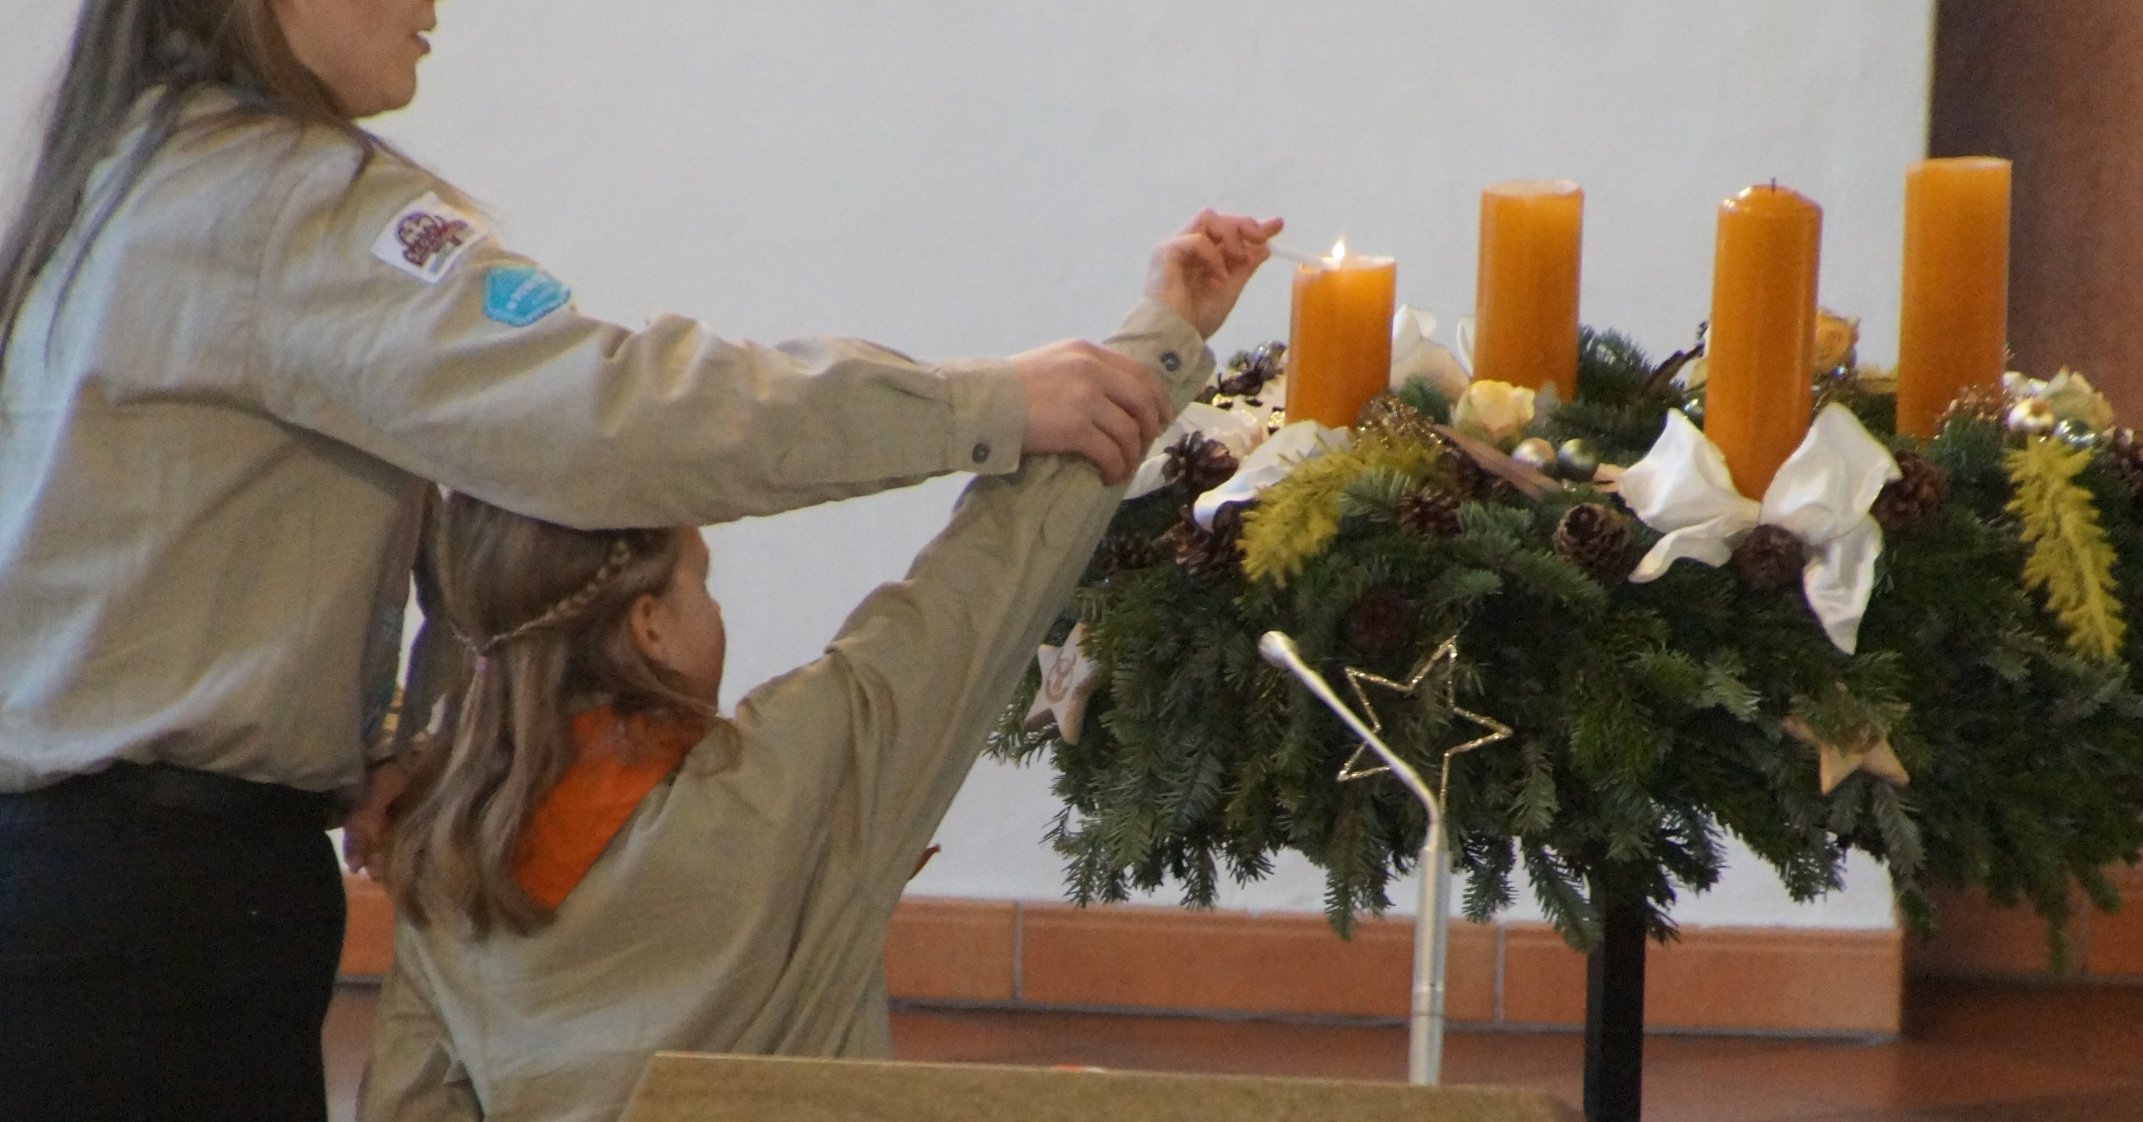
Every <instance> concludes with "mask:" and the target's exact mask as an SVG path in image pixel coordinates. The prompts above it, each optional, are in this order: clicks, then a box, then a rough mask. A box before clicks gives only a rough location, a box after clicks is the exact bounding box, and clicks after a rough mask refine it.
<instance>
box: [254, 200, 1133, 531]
mask: <svg viewBox="0 0 2143 1122" xmlns="http://www.w3.org/2000/svg"><path fill="white" fill-rule="evenodd" d="M349 170H350V165H349V163H348V161H346V160H342V159H335V158H327V159H311V160H308V161H302V162H298V164H297V171H296V173H295V174H292V175H291V176H290V179H291V182H289V183H288V184H287V192H286V197H287V201H284V202H282V204H281V209H280V212H279V215H278V218H277V220H276V222H275V225H274V228H273V230H272V231H271V232H270V234H269V236H268V240H267V247H266V253H265V261H264V263H263V268H262V271H261V275H260V278H259V285H258V296H257V306H258V317H257V320H256V322H255V335H256V339H255V347H254V352H253V353H254V354H255V355H256V360H255V362H254V363H253V364H252V365H253V368H254V369H253V371H252V372H251V378H252V383H253V389H254V392H255V393H257V394H258V395H259V397H260V399H261V401H262V403H263V405H264V406H265V407H266V408H267V409H268V410H269V411H271V412H273V413H274V414H276V415H277V416H279V417H281V418H282V419H284V420H287V421H290V422H291V423H294V424H297V425H300V426H302V427H305V428H308V429H312V430H315V431H318V432H321V433H324V434H326V435H328V436H331V437H334V438H335V439H337V440H340V441H342V442H344V443H347V444H350V445H353V446H355V447H357V448H360V449H362V450H364V451H366V452H368V453H371V454H372V455H374V456H377V457H379V458H381V459H383V460H386V461H388V462H390V463H393V464H395V465H397V466H399V467H401V468H403V469H404V470H407V471H409V472H412V473H414V474H417V475H420V476H423V477H425V478H428V479H432V480H435V481H437V482H440V483H442V484H445V485H446V486H449V487H453V488H456V489H459V490H463V491H467V492H469V493H470V494H473V495H476V496H478V497H480V498H483V499H486V500H488V501H490V502H493V503H496V504H498V505H500V506H504V507H507V508H509V509H512V510H516V511H520V512H523V513H526V514H530V515H534V516H537V517H542V518H546V519H549V520H552V521H556V522H561V523H565V524H568V525H574V526H581V527H607V526H624V525H632V526H660V525H682V524H694V525H697V524H705V523H711V522H719V521H727V520H730V519H735V518H739V517H744V516H749V515H759V514H770V513H774V512H777V511H781V510H785V509H789V508H793V507H798V506H804V505H808V504H811V503H816V502H821V501H824V500H827V499H834V498H840V497H844V496H849V495H855V494H860V493H864V492H868V491H873V490H877V489H881V488H884V487H888V486H897V485H899V484H902V483H906V482H912V481H914V480H917V479H921V478H925V477H928V476H933V475H938V474H942V473H946V472H951V471H971V472H975V473H978V474H985V475H988V474H1000V473H1003V472H1007V471H1010V470H1012V469H1013V468H1014V467H1015V466H1016V465H1017V463H1018V461H1019V457H1020V455H1021V453H1022V449H1023V447H1025V448H1026V449H1027V450H1029V451H1032V450H1036V449H1037V446H1038V445H1039V446H1041V447H1047V446H1048V445H1049V444H1050V442H1052V441H1054V442H1056V443H1057V444H1059V445H1062V446H1064V447H1079V446H1080V442H1085V443H1089V444H1091V443H1092V436H1093V433H1092V430H1093V428H1094V427H1095V426H1096V425H1098V424H1099V421H1091V422H1089V421H1085V420H1083V419H1082V420H1080V421H1077V422H1073V423H1069V424H1067V423H1063V419H1064V416H1065V415H1066V413H1067V412H1068V411H1069V410H1070V409H1071V407H1072V404H1071V403H1065V404H1056V405H1052V403H1050V402H1038V403H1036V402H1030V395H1029V394H1028V392H1027V390H1026V387H1025V386H1024V385H1023V381H1024V380H1023V378H1022V377H1021V374H1020V372H1018V371H1015V369H1014V366H1013V364H1012V363H1011V362H1009V361H1007V360H997V359H993V360H979V361H962V362H952V363H945V364H941V365H937V366H926V365H922V364H919V363H916V362H914V361H912V360H910V359H908V358H907V357H905V356H903V355H900V354H897V353H895V352H893V351H890V350H886V349H884V348H881V347H877V346H874V345H871V344H868V343H863V342H860V341H857V340H850V339H806V340H799V341H795V342H791V343H785V344H782V345H780V346H762V345H758V344H753V343H746V342H739V341H735V340H729V339H723V338H719V337H716V336H714V335H712V334H710V333H708V332H707V331H706V330H705V329H704V328H703V327H702V326H701V325H700V324H698V323H697V322H695V321H692V320H688V319H685V318H682V317H675V316H665V317H661V318H658V319H656V320H654V321H653V322H651V323H649V324H648V325H647V326H645V327H643V328H641V329H639V330H627V329H625V328H622V327H618V326H615V325H612V324H609V323H605V322H603V321H601V320H598V319H595V318H593V317H590V316H587V315H584V314H582V313H581V312H580V311H579V310H578V309H577V308H576V307H575V306H574V305H573V303H572V299H571V292H570V289H569V288H568V287H567V286H566V284H565V283H564V282H563V281H562V280H561V279H559V278H556V277H553V276H551V275H550V274H548V273H546V272H545V271H544V270H543V269H542V268H541V267H540V266H538V265H537V264H536V263H534V262H532V261H530V260H528V259H527V258H524V257H520V256H518V255H516V254H514V253H512V252H510V251H509V250H508V249H506V248H505V247H504V246H502V245H501V244H500V242H499V239H498V238H497V236H496V235H495V234H493V233H491V232H490V231H489V230H488V229H487V228H486V227H485V225H484V223H483V222H482V220H481V219H479V218H478V217H476V216H475V215H474V214H472V213H470V212H469V211H468V210H466V209H463V208H459V207H456V206H454V205H453V204H451V203H449V202H447V201H445V200H443V199H442V198H441V197H440V195H441V194H442V188H441V187H440V186H439V185H438V184H437V182H436V181H435V180H433V179H432V178H431V177H430V176H428V175H426V174H425V173H423V172H421V171H418V170H416V169H413V168H410V167H408V166H406V165H404V164H401V163H398V162H395V161H392V160H389V159H384V158H383V159H380V160H376V161H374V162H373V163H372V165H371V166H370V167H368V168H367V169H366V170H365V171H364V172H363V173H362V174H360V175H359V176H358V177H357V178H356V180H355V181H354V183H353V182H352V181H351V179H350V178H349V174H348V173H349ZM448 193H450V192H448ZM1074 365H1078V366H1079V367H1080V369H1078V370H1077V371H1075V372H1074V377H1072V378H1071V379H1070V381H1072V382H1075V383H1078V384H1080V385H1081V386H1082V388H1083V389H1084V390H1085V397H1084V399H1082V400H1081V401H1080V402H1078V403H1076V404H1079V405H1090V404H1093V403H1094V402H1095V401H1097V400H1099V401H1102V402H1104V403H1113V402H1114V401H1115V399H1118V398H1123V397H1125V396H1126V395H1125V394H1123V393H1122V392H1120V386H1121V384H1122V383H1123V382H1124V381H1125V380H1126V375H1125V374H1124V373H1123V372H1122V371H1120V370H1109V369H1105V368H1103V365H1102V364H1100V363H1084V364H1079V363H1074ZM1028 380H1031V379H1028ZM1112 387H1113V388H1117V389H1118V391H1119V392H1116V393H1110V392H1108V390H1109V389H1110V388H1112ZM1037 408H1039V411H1037ZM1119 408H1120V407H1119ZM1101 412H1102V413H1106V412H1107V410H1106V409H1104V410H1102V411H1101ZM1146 412H1147V413H1150V414H1152V415H1154V419H1153V420H1152V421H1151V422H1148V423H1149V424H1150V425H1151V426H1152V427H1154V428H1155V429H1157V428H1158V424H1159V421H1158V414H1159V412H1160V409H1159V404H1158V403H1157V402H1156V403H1154V404H1153V405H1152V406H1151V407H1149V408H1148V409H1147V410H1146ZM1082 425H1083V426H1084V427H1083V428H1082Z"/></svg>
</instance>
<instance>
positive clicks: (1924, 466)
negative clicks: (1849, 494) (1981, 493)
mask: <svg viewBox="0 0 2143 1122" xmlns="http://www.w3.org/2000/svg"><path fill="white" fill-rule="evenodd" d="M1897 469H1898V471H1899V472H1901V473H1902V474H1903V478H1900V479H1897V480H1894V481H1892V482H1890V483H1886V484H1884V485H1883V489H1882V493H1881V494H1878V495H1876V496H1875V506H1874V507H1873V508H1872V509H1871V510H1870V511H1869V513H1871V514H1873V515H1874V516H1875V521H1876V522H1877V523H1879V524H1880V525H1881V526H1882V528H1883V532H1884V533H1886V534H1896V533H1901V532H1903V531H1906V530H1910V529H1912V528H1914V527H1915V526H1918V525H1919V524H1920V523H1922V522H1925V521H1927V519H1928V518H1929V517H1930V516H1932V515H1933V514H1934V513H1935V511H1936V510H1938V509H1940V508H1941V506H1942V504H1943V503H1945V502H1947V501H1949V497H1950V475H1949V473H1948V472H1946V471H1943V470H1942V469H1941V468H1939V467H1937V466H1935V464H1934V463H1933V462H1932V461H1930V460H1929V459H1928V458H1927V457H1925V456H1922V455H1920V454H1919V453H1917V452H1900V453H1898V454H1897Z"/></svg>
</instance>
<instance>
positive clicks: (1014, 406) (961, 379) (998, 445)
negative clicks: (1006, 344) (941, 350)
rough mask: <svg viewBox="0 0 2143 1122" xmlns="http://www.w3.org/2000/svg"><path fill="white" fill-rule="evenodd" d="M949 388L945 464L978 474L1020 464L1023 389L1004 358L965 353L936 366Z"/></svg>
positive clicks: (1024, 430)
mask: <svg viewBox="0 0 2143 1122" xmlns="http://www.w3.org/2000/svg"><path fill="white" fill-rule="evenodd" d="M939 369H940V370H941V372H942V373H943V374H944V376H945V380H946V382H947V383H948V384H949V385H950V386H951V388H952V416H953V423H952V433H951V435H950V436H949V437H947V438H946V439H947V444H946V446H945V466H946V468H947V469H948V470H951V471H969V472H973V473H975V474H976V475H1002V474H1004V473H1005V472H1008V471H1011V470H1013V469H1015V468H1017V467H1019V456H1020V448H1021V446H1022V445H1024V444H1025V443H1026V439H1027V394H1026V391H1024V390H1022V389H1021V388H1020V385H1019V377H1018V375H1016V374H1014V373H1013V372H1012V363H1011V361H1010V360H1008V359H1001V358H992V359H963V360H961V361H959V362H953V363H947V364H945V365H944V366H942V367H940V368H939Z"/></svg>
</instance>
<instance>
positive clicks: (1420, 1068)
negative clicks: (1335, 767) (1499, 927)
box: [1258, 631, 1451, 1084]
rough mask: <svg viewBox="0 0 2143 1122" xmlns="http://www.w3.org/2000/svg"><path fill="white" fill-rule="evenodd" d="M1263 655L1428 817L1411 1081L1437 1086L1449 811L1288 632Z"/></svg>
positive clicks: (1271, 640) (1411, 1023) (1273, 638)
mask: <svg viewBox="0 0 2143 1122" xmlns="http://www.w3.org/2000/svg"><path fill="white" fill-rule="evenodd" d="M1258 654H1259V655H1261V656H1263V657H1264V659H1265V661H1266V662H1269V663H1271V664H1273V665H1274V666H1277V667H1279V668H1280V669H1282V670H1285V671H1287V672H1288V673H1290V674H1293V675H1294V676H1295V677H1296V678H1298V679H1300V680H1301V682H1302V684H1303V685H1304V686H1307V687H1309V691H1310V692H1311V693H1313V694H1316V695H1317V697H1318V698H1319V700H1322V701H1323V702H1324V703H1325V704H1326V705H1328V706H1330V707H1331V708H1332V711H1333V712H1334V713H1337V714H1339V718H1340V720H1343V721H1345V722H1347V726H1348V727H1349V728H1352V729H1353V730H1354V731H1355V733H1356V734H1357V735H1359V736H1360V737H1361V738H1362V743H1364V744H1367V745H1368V746H1369V748H1370V750H1371V751H1373V752H1375V753H1376V754H1377V755H1378V756H1379V757H1381V758H1382V759H1383V761H1384V763H1385V764H1386V765H1387V766H1389V767H1390V768H1391V771H1392V774H1393V775H1396V776H1398V777H1399V779H1400V781H1401V782H1403V783H1405V784H1406V787H1407V790H1409V791H1411V792H1412V793H1413V795H1414V797H1415V798H1417V799H1419V800H1421V808H1422V810H1423V811H1425V812H1426V813H1427V814H1428V830H1427V831H1426V832H1425V834H1424V835H1423V837H1422V839H1421V899H1420V902H1419V904H1418V906H1417V907H1416V909H1415V911H1414V993H1413V1001H1412V1003H1411V1005H1410V1009H1409V1013H1408V1017H1407V1022H1408V1024H1407V1048H1406V1050H1407V1056H1406V1078H1407V1082H1409V1083H1416V1084H1431V1083H1439V1082H1442V1080H1443V1061H1444V971H1445V969H1446V952H1445V945H1446V943H1447V942H1448V940H1447V939H1446V937H1445V936H1446V928H1447V927H1448V926H1449V924H1450V912H1451V862H1450V861H1449V860H1447V859H1445V857H1444V827H1443V818H1444V808H1443V802H1442V800H1440V799H1438V798H1437V797H1436V793H1435V792H1433V791H1431V790H1429V785H1428V784H1426V783H1423V782H1422V781H1421V775H1420V773H1418V772H1416V771H1415V770H1414V769H1413V767H1412V766H1411V765H1409V764H1408V763H1407V762H1406V761H1405V760H1402V759H1400V758H1399V756H1398V753H1396V752H1393V751H1392V750H1391V746H1390V745H1388V744H1386V743H1384V738H1383V737H1380V736H1378V735H1377V734H1376V730H1374V729H1371V728H1370V727H1369V726H1368V724H1366V723H1364V722H1363V720H1362V719H1361V718H1360V717H1359V716H1356V715H1355V712H1354V710H1352V709H1349V708H1347V705H1346V703H1345V702H1342V701H1341V700H1340V699H1339V696H1338V695H1337V694H1335V693H1333V692H1332V687H1331V686H1330V685H1329V684H1327V683H1326V682H1325V680H1324V675H1322V674H1319V673H1318V672H1317V671H1315V670H1312V669H1311V668H1310V666H1309V664H1307V663H1305V662H1303V661H1302V652H1301V651H1300V650H1298V649H1297V648H1296V647H1295V641H1294V639H1292V638H1290V637H1289V636H1288V634H1287V633H1286V632H1284V631H1267V632H1266V633H1265V634H1264V635H1262V636H1260V637H1259V638H1258Z"/></svg>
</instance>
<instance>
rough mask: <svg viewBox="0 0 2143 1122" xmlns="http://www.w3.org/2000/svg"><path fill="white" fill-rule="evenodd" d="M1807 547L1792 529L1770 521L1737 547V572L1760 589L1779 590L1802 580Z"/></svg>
mask: <svg viewBox="0 0 2143 1122" xmlns="http://www.w3.org/2000/svg"><path fill="white" fill-rule="evenodd" d="M1807 560H1808V547H1807V546H1805V545H1803V544H1801V539H1799V538H1797V537H1794V536H1793V532H1792V531H1791V530H1787V529H1784V528H1782V527H1779V526H1773V525H1770V524H1768V523H1766V524H1764V525H1761V526H1758V527H1756V529H1755V530H1753V531H1751V532H1750V533H1749V536H1748V537H1746V538H1743V539H1741V544H1740V545H1738V546H1735V547H1734V557H1733V563H1734V575H1735V576H1737V577H1740V578H1741V583H1742V584H1743V585H1745V586H1747V587H1749V588H1751V589H1754V590H1755V591H1757V592H1777V591H1779V590H1781V589H1785V588H1791V587H1793V586H1794V585H1795V584H1797V583H1799V582H1800V579H1801V566H1802V565H1803V564H1804V563H1806V561H1807Z"/></svg>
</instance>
